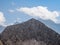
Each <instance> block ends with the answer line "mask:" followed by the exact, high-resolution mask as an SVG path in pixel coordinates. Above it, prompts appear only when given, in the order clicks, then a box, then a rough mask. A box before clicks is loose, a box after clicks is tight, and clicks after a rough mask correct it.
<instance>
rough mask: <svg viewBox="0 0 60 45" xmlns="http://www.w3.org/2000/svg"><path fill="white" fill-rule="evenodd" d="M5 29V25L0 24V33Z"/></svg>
mask: <svg viewBox="0 0 60 45" xmlns="http://www.w3.org/2000/svg"><path fill="white" fill-rule="evenodd" d="M4 29H5V26H2V25H0V33H1V32H2V31H3V30H4Z"/></svg>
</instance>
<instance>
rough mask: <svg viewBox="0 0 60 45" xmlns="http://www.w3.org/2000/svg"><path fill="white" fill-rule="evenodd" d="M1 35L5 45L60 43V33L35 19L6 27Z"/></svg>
mask: <svg viewBox="0 0 60 45" xmlns="http://www.w3.org/2000/svg"><path fill="white" fill-rule="evenodd" d="M1 37H2V38H1V40H2V42H3V43H4V45H8V44H9V45H60V35H59V34H58V33H56V32H55V31H54V30H52V29H50V28H49V27H47V26H46V25H45V24H43V23H42V22H40V21H38V20H35V19H30V20H28V21H26V22H24V23H21V24H16V25H11V26H8V27H6V29H5V30H4V31H3V32H2V34H1Z"/></svg>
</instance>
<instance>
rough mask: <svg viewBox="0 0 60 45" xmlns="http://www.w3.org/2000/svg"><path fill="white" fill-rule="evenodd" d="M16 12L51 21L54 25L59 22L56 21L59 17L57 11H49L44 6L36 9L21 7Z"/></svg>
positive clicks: (59, 21)
mask: <svg viewBox="0 0 60 45" xmlns="http://www.w3.org/2000/svg"><path fill="white" fill-rule="evenodd" d="M17 11H20V12H24V13H25V14H28V15H30V16H34V17H38V18H41V19H43V20H52V21H53V22H55V23H60V20H59V19H57V17H59V16H60V15H59V12H58V11H50V10H48V8H47V7H44V6H37V7H32V8H28V7H22V8H19V9H17Z"/></svg>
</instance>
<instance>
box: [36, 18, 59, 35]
mask: <svg viewBox="0 0 60 45" xmlns="http://www.w3.org/2000/svg"><path fill="white" fill-rule="evenodd" d="M37 20H39V21H41V22H43V23H44V24H45V25H47V26H48V27H50V28H51V29H53V30H55V31H56V32H58V33H59V34H60V24H56V23H54V22H53V21H51V20H42V19H40V18H38V19H37Z"/></svg>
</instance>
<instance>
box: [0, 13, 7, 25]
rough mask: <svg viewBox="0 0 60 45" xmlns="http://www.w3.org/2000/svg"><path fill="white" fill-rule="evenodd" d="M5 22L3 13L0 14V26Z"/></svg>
mask: <svg viewBox="0 0 60 45" xmlns="http://www.w3.org/2000/svg"><path fill="white" fill-rule="evenodd" d="M5 21H6V20H5V17H4V14H3V12H0V25H1V24H3V23H4V22H5Z"/></svg>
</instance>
